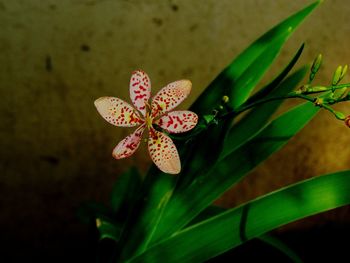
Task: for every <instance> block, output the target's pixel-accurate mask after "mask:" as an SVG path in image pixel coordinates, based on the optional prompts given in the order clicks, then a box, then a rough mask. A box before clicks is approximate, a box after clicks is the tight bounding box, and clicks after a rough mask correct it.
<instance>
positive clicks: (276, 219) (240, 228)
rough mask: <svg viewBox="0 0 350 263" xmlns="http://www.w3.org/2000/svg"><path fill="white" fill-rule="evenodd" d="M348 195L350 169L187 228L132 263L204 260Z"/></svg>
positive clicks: (342, 201) (334, 204)
mask: <svg viewBox="0 0 350 263" xmlns="http://www.w3.org/2000/svg"><path fill="white" fill-rule="evenodd" d="M349 193H350V171H344V172H338V173H334V174H328V175H324V176H319V177H314V178H312V179H309V180H305V181H302V182H300V183H297V184H294V185H291V186H288V187H286V188H282V189H279V190H278V191H275V192H272V193H270V194H267V195H265V196H262V197H260V198H258V199H256V200H253V201H251V202H248V203H247V204H244V205H242V206H240V207H237V208H234V209H230V210H228V211H227V212H225V213H223V214H220V215H218V216H215V217H213V218H211V219H209V220H206V221H204V222H201V223H199V224H197V225H194V226H191V227H189V228H186V229H184V230H182V231H180V232H178V233H176V234H175V235H174V236H172V237H169V238H168V239H166V240H164V241H163V242H160V243H158V244H156V245H155V246H153V247H151V248H149V249H148V250H147V251H145V252H144V253H143V254H141V255H139V256H137V257H135V258H133V259H131V260H129V261H128V262H130V263H137V262H143V263H147V262H158V261H159V260H160V259H161V260H162V261H166V262H167V263H172V262H174V263H175V262H203V261H205V260H207V259H210V258H212V257H214V256H216V255H218V254H220V253H223V252H225V251H227V250H229V249H232V248H234V247H237V246H238V245H240V244H242V243H243V242H245V241H247V240H249V239H252V238H254V237H258V236H261V235H263V234H264V233H266V232H268V231H271V230H273V229H275V228H277V227H280V226H282V225H285V224H288V223H290V222H293V221H296V220H299V219H302V218H305V217H307V216H310V215H314V214H317V213H321V212H324V211H327V210H330V209H334V208H337V207H340V206H344V205H347V204H350V194H349Z"/></svg>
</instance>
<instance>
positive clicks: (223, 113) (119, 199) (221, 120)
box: [83, 2, 350, 262]
mask: <svg viewBox="0 0 350 263" xmlns="http://www.w3.org/2000/svg"><path fill="white" fill-rule="evenodd" d="M318 4H319V2H315V3H313V4H311V5H309V6H308V7H306V8H305V9H303V10H301V11H299V12H297V13H296V14H294V15H293V16H291V17H289V18H287V19H286V20H284V21H283V22H281V23H280V24H278V25H277V26H275V27H274V28H273V29H271V30H270V31H268V32H267V33H265V34H264V35H262V36H261V37H260V38H259V39H257V40H256V41H255V42H254V43H253V44H251V45H250V46H249V47H248V48H247V49H246V50H244V51H243V52H242V53H241V54H240V55H238V57H237V58H236V59H235V60H233V62H232V63H231V64H230V65H229V66H228V67H227V68H226V69H224V70H223V72H221V73H220V74H219V75H218V76H217V78H216V79H215V80H214V81H213V82H212V83H211V84H210V85H209V87H208V88H207V89H206V90H205V91H204V92H203V93H202V94H201V95H200V96H199V98H198V99H197V100H196V101H195V103H194V104H193V105H192V107H191V110H192V111H195V112H196V113H197V114H198V115H199V117H200V120H199V124H198V125H197V127H196V128H195V129H194V130H192V131H191V132H188V133H187V134H186V135H183V136H181V135H180V136H178V137H173V139H174V140H175V143H176V144H177V148H178V151H179V154H180V157H181V162H182V171H181V173H180V174H179V175H178V176H170V175H168V174H165V173H162V172H160V171H159V170H158V169H157V168H156V167H155V166H152V167H151V168H150V170H149V172H148V174H147V175H146V177H145V178H144V180H143V181H141V179H140V178H141V177H140V175H139V174H138V172H137V170H135V169H131V170H129V171H127V172H126V173H125V174H123V175H122V176H121V177H120V178H119V179H118V181H117V183H116V185H115V187H114V189H113V193H112V196H111V204H110V206H111V207H110V209H106V207H104V206H102V207H99V206H98V205H96V206H93V207H90V208H89V209H87V210H84V211H85V214H84V213H83V215H86V216H87V217H89V219H90V222H91V219H94V220H92V221H93V223H94V224H96V226H97V230H98V233H99V238H100V240H102V241H104V240H112V241H113V242H115V244H114V243H113V246H117V247H113V246H112V247H113V248H114V252H112V253H110V255H108V256H106V255H104V256H102V257H98V258H103V259H104V260H103V261H102V262H106V261H109V262H159V261H160V260H161V261H163V262H201V261H204V260H207V259H209V258H212V257H214V256H216V255H218V254H220V253H223V252H225V251H227V250H229V249H232V248H234V247H236V246H238V245H240V244H242V243H243V242H246V241H247V240H249V239H251V238H254V237H259V236H261V235H264V234H265V233H266V232H268V231H270V230H272V229H274V228H276V227H279V226H281V225H284V224H287V223H289V222H292V221H295V220H298V219H300V218H304V217H306V216H309V215H312V214H315V213H319V212H322V211H326V210H329V209H332V208H335V207H338V206H341V205H345V204H349V203H350V196H349V195H348V194H347V193H348V192H349V190H350V189H349V185H350V181H349V178H350V177H349V175H350V171H346V172H342V173H335V174H330V175H326V176H322V177H317V178H313V179H310V180H307V181H304V182H301V183H299V184H295V185H293V186H289V187H286V188H283V189H280V190H278V191H276V192H273V193H271V194H269V195H266V196H263V197H261V198H258V199H256V200H253V201H251V202H248V203H247V204H245V205H242V206H240V207H237V208H233V209H230V210H224V209H222V208H219V207H214V206H212V203H213V201H215V200H216V199H217V198H218V197H220V196H221V195H222V194H223V193H224V192H225V191H226V190H228V189H229V188H230V187H232V186H233V185H234V184H235V183H237V182H238V181H239V180H241V179H242V178H243V177H244V176H246V175H247V174H248V173H249V172H251V171H252V170H253V169H255V168H256V167H257V166H258V165H259V164H260V163H262V162H263V161H265V160H266V159H267V158H269V156H271V155H272V154H273V153H275V152H276V151H278V150H279V149H281V147H283V146H284V145H285V144H286V143H287V142H288V141H289V140H290V139H291V138H292V137H293V136H294V135H295V134H296V133H298V132H299V131H300V130H301V129H302V128H303V127H304V126H305V125H306V124H307V123H308V122H309V121H310V120H311V119H312V118H313V117H314V116H315V115H316V114H317V112H318V110H319V108H318V107H315V104H316V105H317V103H316V101H315V100H314V98H312V97H308V96H307V94H306V93H305V92H315V91H316V90H311V88H313V89H315V87H311V85H309V86H303V90H297V91H294V92H292V90H294V89H295V88H296V87H297V85H299V83H300V82H301V80H302V79H303V78H304V76H305V74H306V72H307V67H302V68H300V69H299V70H296V71H294V72H291V70H292V68H293V67H294V65H295V64H296V62H297V60H298V59H299V57H300V55H301V53H302V50H303V47H304V45H302V46H301V47H300V48H299V50H298V51H297V52H296V54H295V55H294V57H293V58H292V59H291V61H290V62H289V63H288V64H287V65H286V66H285V67H284V69H283V70H282V71H281V72H280V73H279V74H278V75H277V76H276V77H275V78H274V79H273V80H272V81H271V82H270V83H269V84H268V85H266V86H264V87H263V88H261V89H260V90H259V91H257V92H256V93H255V94H253V95H251V94H252V91H253V90H254V89H255V87H256V84H258V82H259V81H260V79H261V78H262V77H263V75H264V74H265V72H266V71H267V70H268V69H269V67H270V66H271V64H272V63H273V61H274V59H275V58H276V56H277V55H278V53H279V51H280V50H281V48H282V46H283V44H284V43H285V42H286V40H287V39H288V37H289V36H290V35H291V34H292V33H293V31H294V30H295V28H296V27H297V26H298V25H299V24H300V23H301V22H302V21H303V20H304V18H305V17H306V16H307V15H309V14H310V13H311V12H312V10H313V9H314V8H315V7H316V6H317V5H318ZM320 60H321V59H319V61H318V62H317V63H316V64H315V63H314V64H315V65H314V66H313V67H312V73H313V74H314V75H313V76H312V79H313V78H314V77H315V74H316V73H317V70H318V68H319V66H320V64H321V62H320ZM316 67H317V70H315V69H316ZM339 72H340V71H339ZM344 74H345V73H344ZM344 74H343V73H342V71H341V72H340V73H339V74H338V75H339V76H338V75H337V76H338V77H337V81H338V80H340V79H341V78H342V77H341V76H342V75H344ZM309 84H310V83H309ZM322 88H323V90H322V91H329V90H328V89H327V88H324V87H322ZM333 88H334V87H333ZM291 92H292V93H291ZM317 92H319V91H317ZM304 93H305V94H304ZM329 94H331V92H329ZM289 97H290V98H292V97H298V98H304V99H306V100H308V101H309V102H306V103H305V104H302V105H299V106H297V107H294V108H292V109H290V110H288V111H286V112H285V113H283V114H281V115H280V116H277V117H275V118H274V119H272V116H274V115H273V114H274V113H275V112H276V110H277V109H278V107H279V106H280V105H281V103H282V102H283V99H284V98H289ZM310 102H313V103H310ZM318 106H319V105H318ZM323 107H328V106H327V105H324V106H323ZM246 110H249V112H248V113H247V114H246V115H244V116H243V117H242V118H240V120H239V121H236V122H234V120H235V118H236V117H237V116H238V115H239V114H241V113H242V112H244V111H246ZM271 119H272V120H271ZM227 233H230V234H229V235H228V234H227ZM261 239H262V240H264V242H267V243H269V244H271V245H273V246H275V247H276V248H278V249H280V250H282V251H284V253H286V254H287V255H288V256H289V257H290V258H292V259H293V260H294V261H295V262H300V260H299V259H298V257H297V256H296V255H295V254H293V252H292V251H290V250H289V249H288V248H287V247H286V246H284V245H283V244H282V243H280V242H279V241H278V240H276V239H273V238H271V237H267V236H265V235H264V236H261ZM101 244H102V243H101ZM106 258H107V259H108V260H107V259H106Z"/></svg>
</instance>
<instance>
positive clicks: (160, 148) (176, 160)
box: [148, 127, 181, 174]
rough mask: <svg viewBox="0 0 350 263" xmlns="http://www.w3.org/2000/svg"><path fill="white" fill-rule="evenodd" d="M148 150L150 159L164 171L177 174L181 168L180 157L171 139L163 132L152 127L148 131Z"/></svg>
mask: <svg viewBox="0 0 350 263" xmlns="http://www.w3.org/2000/svg"><path fill="white" fill-rule="evenodd" d="M148 151H149V153H150V155H151V158H152V161H153V162H154V163H155V165H157V167H158V168H159V169H160V170H161V171H162V172H164V173H168V174H178V173H179V172H180V170H181V163H180V157H179V154H178V152H177V149H176V147H175V144H174V143H173V141H172V140H171V139H170V138H169V137H168V136H166V135H165V134H164V133H161V132H159V131H156V130H155V129H153V128H152V127H151V128H150V131H149V138H148Z"/></svg>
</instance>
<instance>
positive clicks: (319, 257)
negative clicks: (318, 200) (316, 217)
mask: <svg viewBox="0 0 350 263" xmlns="http://www.w3.org/2000/svg"><path fill="white" fill-rule="evenodd" d="M349 234H350V224H343V225H340V224H335V223H328V224H325V225H323V226H319V227H312V228H310V229H305V230H298V231H286V232H285V233H282V234H276V233H275V234H273V236H275V237H276V238H278V239H279V240H281V241H282V242H284V243H285V244H286V245H287V246H289V247H290V248H291V249H292V250H293V251H294V252H295V253H296V254H297V255H298V256H299V257H300V258H301V260H303V262H304V263H311V262H347V259H348V242H347V241H346V238H347V237H348V236H349ZM207 262H210V263H214V262H236V263H243V262H283V263H289V262H291V263H292V262H293V261H292V260H291V259H289V258H288V257H287V256H286V255H285V254H283V253H282V252H280V251H279V250H277V249H276V248H274V247H272V246H270V245H269V244H266V243H264V242H263V241H261V240H258V239H253V240H251V241H248V242H247V243H246V244H244V245H241V246H239V247H237V248H236V249H233V250H230V251H228V252H226V253H224V254H222V255H220V256H218V257H215V258H213V259H211V260H209V261H207Z"/></svg>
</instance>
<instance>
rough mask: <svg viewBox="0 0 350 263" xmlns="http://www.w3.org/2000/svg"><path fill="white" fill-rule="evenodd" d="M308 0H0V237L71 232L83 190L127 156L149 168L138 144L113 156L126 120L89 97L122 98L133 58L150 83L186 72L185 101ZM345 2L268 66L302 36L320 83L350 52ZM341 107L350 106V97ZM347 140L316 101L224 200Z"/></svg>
mask: <svg viewBox="0 0 350 263" xmlns="http://www.w3.org/2000/svg"><path fill="white" fill-rule="evenodd" d="M146 2H147V3H146ZM309 3H311V1H305V0H295V1H288V0H278V1H275V0H261V1H258V0H255V1H253V0H234V1H233V0H219V1H218V0H191V1H190V0H181V1H175V0H173V1H160V0H153V1H141V0H140V1H137V0H129V1H127V0H119V1H117V0H115V1H113V0H95V1H93V0H86V1H85V0H71V1H69V0H60V1H59V0H56V1H53V0H50V1H40V0H12V1H4V0H3V1H0V25H1V27H0V92H1V93H0V96H1V99H2V102H1V104H0V120H1V121H0V134H1V138H0V143H1V148H0V160H1V168H0V169H1V170H0V173H1V176H0V193H1V198H0V207H1V215H0V224H1V225H2V226H4V225H6V226H7V228H6V229H7V231H5V235H2V236H3V238H5V239H8V240H10V242H17V243H20V244H21V242H29V241H30V242H31V243H32V246H39V245H42V243H44V242H48V243H46V245H47V246H50V245H51V246H54V245H55V244H56V243H57V244H58V243H59V242H60V241H59V240H60V239H62V238H63V237H65V236H67V237H71V236H72V235H74V233H79V231H80V229H81V227H80V226H79V224H78V223H77V221H76V220H75V219H74V211H75V209H76V207H77V206H78V204H79V203H80V202H81V201H83V200H87V199H97V200H103V201H106V200H107V197H108V193H109V191H110V190H111V187H112V183H113V182H114V181H115V179H116V178H117V176H118V174H120V172H122V171H124V170H125V169H127V167H129V166H130V165H132V164H136V165H139V167H140V168H141V169H142V170H143V171H144V170H145V169H146V168H147V166H148V164H149V163H150V160H149V158H148V155H147V154H146V152H145V150H144V149H143V150H139V151H138V152H137V154H135V155H134V156H133V157H132V158H129V159H126V160H122V161H115V160H114V159H112V157H111V150H112V148H113V147H114V145H115V144H116V143H117V142H118V141H119V140H120V139H121V138H122V137H123V136H125V135H126V134H127V133H129V132H130V131H129V130H127V129H122V128H115V127H113V126H111V125H108V124H107V123H106V122H105V121H104V120H103V119H102V118H101V117H100V116H99V115H98V114H97V112H96V110H95V108H94V106H93V101H94V100H95V99H96V98H98V97H100V96H103V95H113V96H118V97H121V98H124V99H125V100H129V98H128V82H129V77H130V73H131V72H132V70H134V69H137V68H141V69H144V70H145V71H146V72H147V73H148V74H149V75H150V77H151V80H152V83H153V90H154V91H156V90H158V89H159V88H161V87H162V86H163V85H165V84H167V83H169V82H171V81H174V80H177V79H181V78H188V79H190V80H191V81H192V82H193V92H192V94H191V97H190V98H189V99H188V100H187V101H186V103H185V107H188V106H189V105H190V104H191V102H193V101H194V99H195V98H196V97H197V96H198V94H199V93H200V92H201V91H202V90H203V89H204V88H205V87H206V86H207V85H208V84H209V83H210V81H211V80H212V79H213V78H214V77H215V76H216V75H217V74H218V73H219V72H220V70H221V69H222V68H223V67H224V66H226V65H227V64H228V63H229V62H230V61H231V59H232V58H233V57H235V56H236V55H237V54H238V53H239V52H240V51H241V50H242V49H243V48H244V47H246V46H247V45H248V44H249V43H250V42H251V41H252V40H254V39H255V38H257V37H258V36H259V35H260V34H262V33H264V32H265V31H266V30H267V29H269V28H270V27H272V26H273V25H275V24H276V23H277V22H279V21H281V20H282V19H283V18H285V17H287V16H289V15H291V14H292V13H293V12H295V11H297V10H298V9H300V8H302V7H304V6H305V5H307V4H309ZM348 3H349V2H348V1H346V0H329V1H325V3H323V4H322V5H321V6H320V7H319V8H318V9H317V10H316V11H315V12H314V13H313V14H312V15H311V16H310V17H309V18H308V20H307V21H306V22H305V23H304V24H303V25H302V26H301V28H299V30H298V31H297V32H296V33H295V34H294V35H293V37H292V38H291V39H290V41H289V42H288V44H287V45H286V47H285V49H284V50H283V51H282V53H281V56H280V58H279V59H278V61H277V63H276V65H275V66H274V67H273V69H272V72H273V73H276V72H277V70H278V68H279V67H282V66H283V65H284V64H285V63H286V62H287V61H288V60H289V58H290V57H291V56H292V55H293V54H294V52H295V50H296V49H297V48H298V46H299V45H300V44H301V43H302V42H303V41H305V42H306V49H305V52H304V55H303V57H302V58H301V63H300V64H299V65H301V64H304V63H308V62H310V61H311V60H312V59H313V57H314V56H315V55H316V54H318V53H319V52H322V53H323V54H324V57H325V66H324V68H323V69H322V71H321V76H320V78H319V80H320V82H321V83H328V82H329V81H330V78H331V75H332V72H333V70H334V69H335V67H336V66H337V65H338V64H346V63H350V48H349V35H350V26H349V23H350V22H349V17H348V14H349V13H350V5H348ZM273 73H272V74H270V76H273ZM347 79H348V80H349V78H347ZM265 81H266V80H265ZM340 109H342V110H343V111H344V112H345V113H347V114H350V107H349V104H347V105H344V106H343V107H340ZM349 142H350V131H349V129H346V127H345V126H344V125H343V123H341V122H337V121H336V120H335V119H334V118H333V117H332V116H330V114H328V113H325V112H322V113H320V114H319V115H318V116H317V117H316V118H315V119H314V120H313V121H312V122H311V123H310V125H309V126H308V127H307V128H305V129H304V130H303V131H302V132H301V133H300V134H299V135H298V136H297V137H296V138H295V139H293V140H292V141H291V143H290V144H289V145H288V146H287V147H286V148H284V150H282V151H281V152H280V153H279V154H277V155H275V156H274V157H273V158H271V159H270V160H269V161H267V162H266V164H265V165H264V166H261V167H260V168H259V169H258V170H256V172H254V175H253V176H252V177H251V179H248V180H247V181H245V182H244V183H243V184H242V185H243V187H241V188H239V189H240V190H237V189H236V190H235V191H234V192H233V193H231V194H229V195H226V196H225V197H224V198H223V199H222V202H221V203H222V204H224V205H232V204H234V203H237V202H242V201H243V200H246V199H247V198H250V197H252V196H256V195H258V194H261V193H265V192H267V191H270V190H272V189H275V188H276V187H279V186H281V185H285V184H288V183H291V182H294V181H297V180H300V179H302V178H306V177H310V176H314V175H318V174H321V173H326V172H332V171H336V170H340V169H347V168H350V148H349V147H348V146H349ZM242 185H241V186H242Z"/></svg>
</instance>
